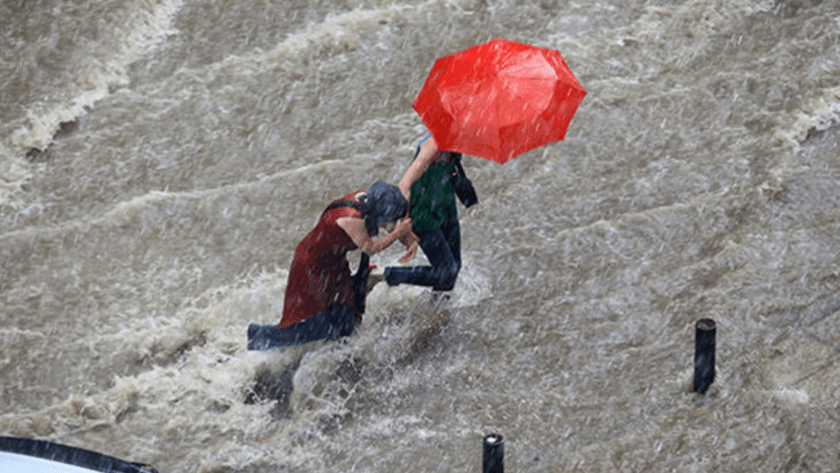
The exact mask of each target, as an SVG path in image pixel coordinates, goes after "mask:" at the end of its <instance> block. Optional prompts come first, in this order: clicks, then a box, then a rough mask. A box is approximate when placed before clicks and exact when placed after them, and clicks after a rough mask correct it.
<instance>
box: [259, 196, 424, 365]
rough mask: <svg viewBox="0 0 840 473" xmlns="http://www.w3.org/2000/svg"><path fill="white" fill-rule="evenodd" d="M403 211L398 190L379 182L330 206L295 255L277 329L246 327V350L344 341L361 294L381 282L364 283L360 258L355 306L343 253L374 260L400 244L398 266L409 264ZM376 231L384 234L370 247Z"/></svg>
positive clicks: (354, 319) (356, 316) (358, 318)
mask: <svg viewBox="0 0 840 473" xmlns="http://www.w3.org/2000/svg"><path fill="white" fill-rule="evenodd" d="M406 210H407V202H406V200H405V197H404V196H403V195H402V193H401V192H400V189H399V188H398V187H396V186H392V185H389V184H386V183H384V182H381V181H380V182H376V183H374V184H373V185H372V186H371V187H370V188H369V189H368V190H367V191H364V190H361V191H357V192H354V193H351V194H348V195H346V196H344V197H341V198H339V199H336V200H335V201H333V202H332V203H331V204H330V205H329V206H328V207H327V209H326V210H325V211H324V212H323V213H322V214H321V218H320V220H319V221H318V224H317V225H316V226H315V228H314V229H312V231H310V232H309V233H308V234H307V235H306V237H305V238H304V239H303V241H301V242H300V244H299V245H298V247H297V250H296V251H295V256H294V259H293V260H292V268H291V270H290V271H289V278H288V282H287V284H286V299H285V301H284V304H283V316H282V318H281V319H280V323H279V324H277V325H274V324H269V325H255V324H252V325H250V326H249V327H248V349H249V350H270V349H274V348H281V347H287V346H293V345H300V344H303V343H307V342H311V341H314V340H320V339H324V338H326V339H328V340H336V339H338V338H339V337H344V336H347V335H350V334H351V333H352V332H353V328H354V327H355V325H356V324H357V323H359V322H361V320H362V312H363V311H364V308H363V304H364V293H366V290H370V288H371V287H372V286H373V285H374V284H375V283H377V282H379V281H380V280H381V276H376V277H370V278H369V279H367V275H368V273H369V271H364V272H362V271H363V270H364V269H367V258H366V257H364V256H363V258H362V261H363V264H365V268H361V267H360V268H359V271H360V272H362V275H363V276H365V277H366V280H365V281H361V282H362V284H363V285H362V287H361V291H362V292H363V294H362V295H361V300H360V299H359V297H360V296H359V294H358V291H359V289H358V286H357V287H356V288H355V289H356V290H354V284H353V283H354V276H353V275H351V273H350V265H349V262H348V261H347V252H348V251H352V250H355V249H361V250H362V252H363V254H364V255H368V256H369V255H374V254H376V253H378V252H380V251H382V250H384V249H385V248H388V247H389V246H391V244H392V243H394V242H395V241H397V240H401V241H402V242H403V244H406V247H408V248H409V249H408V251H407V252H406V254H405V255H404V256H403V257H402V258H401V261H407V260H408V259H410V258H411V257H412V256H413V253H414V251H415V250H416V245H413V246H409V245H410V243H411V239H410V238H411V236H410V235H411V219H410V218H407V217H406ZM380 228H386V229H390V231H389V233H388V234H387V235H385V236H383V237H382V238H380V239H378V240H376V241H374V240H373V237H375V236H377V235H378V233H379V229H380ZM360 306H361V307H360Z"/></svg>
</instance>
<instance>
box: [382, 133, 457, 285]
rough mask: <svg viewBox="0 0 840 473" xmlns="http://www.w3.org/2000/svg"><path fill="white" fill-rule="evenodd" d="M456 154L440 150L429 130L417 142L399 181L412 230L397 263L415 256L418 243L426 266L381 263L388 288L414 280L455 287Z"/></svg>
mask: <svg viewBox="0 0 840 473" xmlns="http://www.w3.org/2000/svg"><path fill="white" fill-rule="evenodd" d="M456 154H457V153H450V152H448V151H441V150H439V149H438V147H437V143H435V139H434V138H433V137H432V135H431V134H427V135H426V136H425V137H424V138H423V139H422V140H420V144H419V145H418V147H417V152H416V153H415V155H414V161H413V162H412V163H411V166H409V168H408V170H406V172H405V175H404V176H403V178H402V179H401V180H400V182H399V188H400V190H401V191H402V193H403V195H404V196H405V198H406V200H407V201H408V206H409V216H410V217H411V220H412V230H413V233H414V234H413V235H409V237H408V238H407V241H406V242H404V243H408V246H409V249H408V251H407V252H406V256H405V257H404V258H403V259H401V260H400V261H404V260H407V259H409V258H410V257H412V256H414V253H415V252H416V251H417V246H418V244H419V246H420V248H422V249H423V253H425V254H426V257H427V258H428V259H429V263H431V264H430V265H429V266H389V267H386V268H385V269H384V271H383V272H382V277H384V280H385V282H387V283H388V285H389V286H395V285H398V284H415V285H419V286H428V287H431V288H432V289H433V290H436V291H450V290H452V288H453V287H454V286H455V281H456V279H457V278H458V272H459V271H460V269H461V227H460V224H459V222H458V208H457V207H456V205H455V187H454V185H453V182H452V172H453V169H454V164H453V161H454V159H456V158H455V155H456ZM374 277H376V276H374Z"/></svg>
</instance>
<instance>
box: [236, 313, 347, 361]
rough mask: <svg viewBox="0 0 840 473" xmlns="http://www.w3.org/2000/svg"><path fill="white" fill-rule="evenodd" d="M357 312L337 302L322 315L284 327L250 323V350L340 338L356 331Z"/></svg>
mask: <svg viewBox="0 0 840 473" xmlns="http://www.w3.org/2000/svg"><path fill="white" fill-rule="evenodd" d="M355 324H356V313H355V312H354V311H353V309H351V308H350V307H348V306H345V305H334V306H332V307H330V308H329V309H327V310H325V311H323V312H321V313H320V314H318V315H316V316H314V317H310V318H308V319H306V320H304V321H301V322H298V323H296V324H294V325H292V326H291V327H287V328H284V329H279V328H277V325H275V324H268V325H256V324H251V325H250V326H248V349H249V350H274V349H277V348H283V347H291V346H295V345H303V344H304V343H309V342H312V341H315V340H321V339H324V338H326V339H329V340H337V339H338V338H339V337H345V336H347V335H350V334H351V333H353V327H354V326H355Z"/></svg>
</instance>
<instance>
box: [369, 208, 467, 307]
mask: <svg viewBox="0 0 840 473" xmlns="http://www.w3.org/2000/svg"><path fill="white" fill-rule="evenodd" d="M417 237H418V238H420V248H422V249H423V253H425V254H426V257H427V258H428V259H429V263H431V265H430V266H389V267H387V268H385V281H386V282H387V283H388V285H389V286H395V285H397V284H415V285H418V286H431V287H432V288H433V289H435V290H438V291H449V290H452V288H453V287H454V286H455V280H456V279H457V278H458V271H459V270H460V269H461V226H460V224H459V223H458V213H457V212H454V213H453V214H452V215H451V216H450V217H449V219H448V220H447V221H446V222H444V223H443V225H441V226H440V228H438V229H437V230H432V231H430V232H418V233H417Z"/></svg>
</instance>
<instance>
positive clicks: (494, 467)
mask: <svg viewBox="0 0 840 473" xmlns="http://www.w3.org/2000/svg"><path fill="white" fill-rule="evenodd" d="M504 459H505V439H504V437H502V436H501V435H499V434H490V435H487V436H485V437H484V469H483V470H482V471H484V473H504V472H505V465H504Z"/></svg>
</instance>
